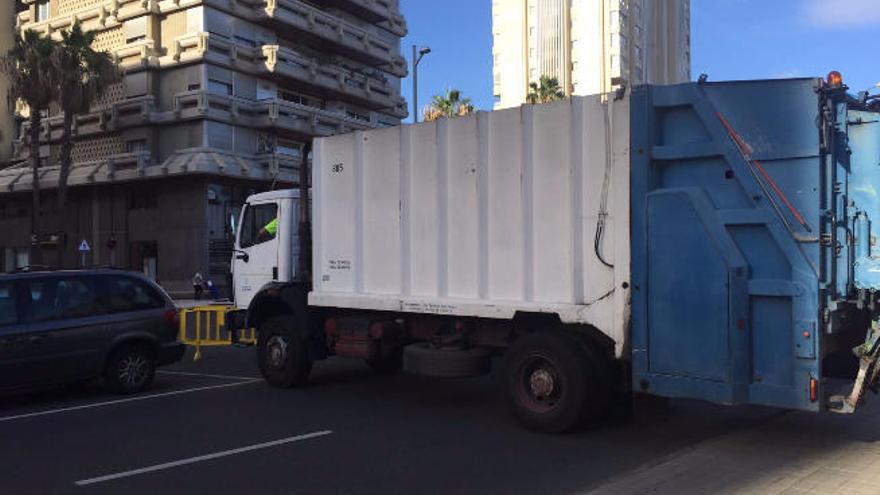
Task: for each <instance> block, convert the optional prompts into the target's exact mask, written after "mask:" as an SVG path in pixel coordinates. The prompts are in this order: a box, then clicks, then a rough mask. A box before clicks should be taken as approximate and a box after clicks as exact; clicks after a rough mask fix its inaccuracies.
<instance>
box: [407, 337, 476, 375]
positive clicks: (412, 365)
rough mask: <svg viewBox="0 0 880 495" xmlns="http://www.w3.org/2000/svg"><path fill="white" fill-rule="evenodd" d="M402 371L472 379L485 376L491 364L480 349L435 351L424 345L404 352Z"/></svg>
mask: <svg viewBox="0 0 880 495" xmlns="http://www.w3.org/2000/svg"><path fill="white" fill-rule="evenodd" d="M403 367H404V369H406V371H408V372H410V373H415V374H417V375H426V376H435V377H440V378H471V377H475V376H482V375H486V374H488V373H489V371H491V368H492V362H491V356H490V354H489V351H487V350H486V349H483V348H480V347H472V348H470V349H456V348H437V347H434V346H432V345H430V344H427V343H418V344H410V345H408V346H406V347H405V348H404V351H403Z"/></svg>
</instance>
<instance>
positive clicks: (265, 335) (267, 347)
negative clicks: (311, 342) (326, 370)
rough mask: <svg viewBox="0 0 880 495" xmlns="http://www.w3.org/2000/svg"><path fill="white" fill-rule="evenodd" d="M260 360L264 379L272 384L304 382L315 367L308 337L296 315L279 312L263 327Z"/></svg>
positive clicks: (288, 385) (288, 386)
mask: <svg viewBox="0 0 880 495" xmlns="http://www.w3.org/2000/svg"><path fill="white" fill-rule="evenodd" d="M257 363H258V365H259V367H260V374H262V375H263V379H264V380H266V383H268V384H269V385H272V386H273V387H278V388H292V387H299V386H302V385H305V383H306V382H307V381H308V379H309V373H311V371H312V360H311V358H309V352H308V349H307V347H306V342H305V339H304V338H303V335H302V333H300V332H299V330H298V329H297V328H296V319H294V318H293V317H292V316H276V317H274V318H270V319H269V320H268V321H266V322H265V323H264V324H263V325H262V326H261V327H260V331H259V336H258V337H257Z"/></svg>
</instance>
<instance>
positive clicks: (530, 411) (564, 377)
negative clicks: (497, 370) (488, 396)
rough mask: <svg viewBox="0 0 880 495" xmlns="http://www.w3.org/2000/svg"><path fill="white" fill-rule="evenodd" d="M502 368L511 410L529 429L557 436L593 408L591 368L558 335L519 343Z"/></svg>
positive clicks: (574, 345)
mask: <svg viewBox="0 0 880 495" xmlns="http://www.w3.org/2000/svg"><path fill="white" fill-rule="evenodd" d="M504 369H505V374H504V379H505V383H506V389H507V390H506V391H507V397H508V402H509V404H510V408H511V410H512V412H513V414H514V416H516V418H517V419H518V420H519V421H520V422H521V423H522V424H523V425H524V426H526V427H527V428H529V429H532V430H536V431H542V432H547V433H561V432H564V431H566V430H569V429H572V428H574V427H575V426H577V425H578V424H579V423H581V422H582V421H583V420H584V419H586V418H587V417H589V415H590V412H591V410H593V409H594V408H593V407H591V401H595V400H597V398H598V397H597V393H598V391H599V387H598V386H597V385H598V384H597V383H595V380H596V378H597V377H596V376H595V374H594V373H591V371H592V369H593V363H591V362H590V358H589V356H588V355H587V353H586V352H584V351H583V349H582V347H581V346H580V345H579V343H578V342H577V341H576V340H575V339H574V338H572V337H569V336H567V335H565V334H563V333H561V332H542V333H535V334H531V335H527V336H525V337H522V338H520V339H518V340H517V341H516V342H515V343H514V344H513V346H512V347H511V348H510V349H509V350H508V351H507V352H506V353H505V356H504Z"/></svg>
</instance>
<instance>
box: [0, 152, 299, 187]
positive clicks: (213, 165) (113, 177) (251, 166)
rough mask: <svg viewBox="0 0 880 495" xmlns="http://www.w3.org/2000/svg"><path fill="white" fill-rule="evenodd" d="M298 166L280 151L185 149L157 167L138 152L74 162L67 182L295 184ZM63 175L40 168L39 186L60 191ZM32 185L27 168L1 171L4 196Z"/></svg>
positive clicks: (55, 168) (55, 169)
mask: <svg viewBox="0 0 880 495" xmlns="http://www.w3.org/2000/svg"><path fill="white" fill-rule="evenodd" d="M299 165H300V161H299V160H297V159H295V158H293V157H289V156H286V155H283V154H279V153H261V154H253V155H250V154H244V153H233V152H230V151H224V150H218V149H215V148H184V149H180V150H177V151H176V152H174V153H173V154H172V155H171V156H169V157H168V158H167V159H166V160H165V161H163V162H161V163H156V162H155V160H154V159H153V156H152V155H151V154H150V152H149V151H136V152H131V153H118V154H114V155H111V156H109V157H107V158H106V159H103V160H97V161H90V162H77V163H74V164H73V166H72V167H71V170H70V176H69V177H68V180H67V184H68V185H69V186H74V187H75V186H83V185H95V184H106V183H111V182H130V181H136V180H143V179H152V178H163V177H170V176H180V175H193V174H198V175H203V174H212V175H222V176H225V177H236V178H242V179H251V180H263V181H268V180H278V181H281V182H287V183H296V181H297V178H298V176H299ZM59 175H60V173H59V167H58V166H57V165H52V166H45V167H41V169H40V175H39V180H40V187H41V188H43V189H49V188H54V187H58V178H59ZM32 185H33V182H32V180H31V169H30V167H29V166H28V164H23V165H21V166H15V167H12V168H6V169H3V170H0V194H2V193H6V192H23V191H29V190H31V188H32Z"/></svg>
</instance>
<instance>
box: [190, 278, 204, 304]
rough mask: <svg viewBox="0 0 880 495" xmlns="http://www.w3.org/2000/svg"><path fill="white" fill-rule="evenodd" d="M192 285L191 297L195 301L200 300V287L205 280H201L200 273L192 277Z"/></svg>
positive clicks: (201, 288)
mask: <svg viewBox="0 0 880 495" xmlns="http://www.w3.org/2000/svg"><path fill="white" fill-rule="evenodd" d="M192 283H193V297H194V298H195V300H196V301H198V300H199V299H201V298H202V291H203V290H204V287H202V286H203V285H204V283H205V279H204V278H202V273H201V272H199V271H196V274H195V275H193V278H192Z"/></svg>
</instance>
